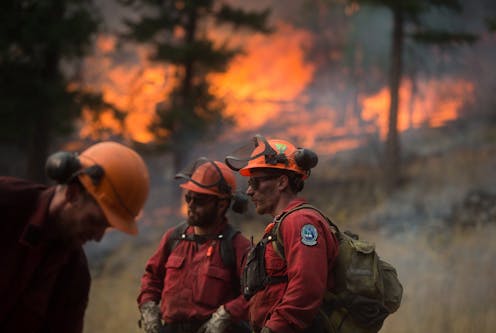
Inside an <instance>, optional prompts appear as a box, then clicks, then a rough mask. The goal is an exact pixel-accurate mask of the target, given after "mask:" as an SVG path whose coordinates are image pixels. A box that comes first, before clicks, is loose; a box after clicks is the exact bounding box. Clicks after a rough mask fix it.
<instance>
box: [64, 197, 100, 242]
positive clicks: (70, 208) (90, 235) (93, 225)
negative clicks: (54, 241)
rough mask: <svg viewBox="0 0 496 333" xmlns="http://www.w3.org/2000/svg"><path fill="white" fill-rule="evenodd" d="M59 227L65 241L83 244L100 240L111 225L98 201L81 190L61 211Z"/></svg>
mask: <svg viewBox="0 0 496 333" xmlns="http://www.w3.org/2000/svg"><path fill="white" fill-rule="evenodd" d="M58 227H59V231H60V234H61V236H62V238H63V242H64V243H69V244H73V245H83V244H84V243H86V242H88V241H90V240H94V241H97V242H99V241H100V240H101V239H102V237H103V235H104V233H105V230H106V229H107V228H108V227H110V225H109V224H108V222H107V219H106V218H105V215H104V213H103V211H102V210H101V208H100V206H98V204H97V203H96V201H95V200H94V199H93V198H92V197H91V196H90V195H89V194H87V193H85V192H83V191H79V192H78V193H77V195H76V197H74V198H73V200H71V201H70V203H68V204H67V205H66V206H65V207H64V209H63V210H62V211H61V212H60V215H59V223H58Z"/></svg>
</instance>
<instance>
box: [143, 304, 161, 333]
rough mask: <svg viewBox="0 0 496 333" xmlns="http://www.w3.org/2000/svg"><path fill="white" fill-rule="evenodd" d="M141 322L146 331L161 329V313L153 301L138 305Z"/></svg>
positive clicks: (152, 331)
mask: <svg viewBox="0 0 496 333" xmlns="http://www.w3.org/2000/svg"><path fill="white" fill-rule="evenodd" d="M140 312H141V323H142V325H143V329H144V330H145V332H146V333H160V331H161V329H162V320H161V317H162V314H161V313H160V308H159V306H158V304H157V303H155V302H154V301H149V302H146V303H143V304H142V305H141V306H140Z"/></svg>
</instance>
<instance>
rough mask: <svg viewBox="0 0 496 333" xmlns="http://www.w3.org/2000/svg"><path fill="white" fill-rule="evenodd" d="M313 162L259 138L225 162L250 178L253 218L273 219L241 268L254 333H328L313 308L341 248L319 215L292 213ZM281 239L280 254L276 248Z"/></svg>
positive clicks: (286, 145)
mask: <svg viewBox="0 0 496 333" xmlns="http://www.w3.org/2000/svg"><path fill="white" fill-rule="evenodd" d="M317 161H318V158H317V155H316V154H315V153H314V152H312V151H311V150H308V149H302V148H296V147H295V146H294V145H293V144H291V143H290V142H288V141H285V140H266V139H265V138H264V137H263V136H261V135H257V136H255V137H254V138H253V140H252V141H251V142H250V143H248V144H247V145H245V146H243V147H241V148H240V149H238V150H237V151H236V152H234V153H233V154H231V155H230V156H227V157H226V164H227V165H228V166H229V167H230V168H231V169H233V170H236V171H239V173H240V174H241V175H242V176H246V177H249V179H248V185H249V186H248V189H247V192H246V193H247V194H248V196H250V197H251V199H252V202H253V204H254V206H255V209H256V212H257V213H258V214H267V215H270V216H271V217H272V222H271V223H269V224H268V225H267V227H266V229H265V232H264V235H263V237H262V239H261V240H260V242H259V243H257V245H256V246H255V247H253V249H252V250H251V251H250V253H249V254H248V256H247V260H246V264H245V267H244V275H243V281H242V287H243V293H244V295H245V297H246V298H247V299H249V320H250V324H251V326H252V328H253V330H254V332H257V333H258V332H263V333H269V332H275V333H283V332H284V333H291V332H308V333H310V332H312V333H319V332H324V330H325V324H324V320H323V319H324V318H319V316H318V310H319V307H320V305H321V303H322V300H323V296H324V294H325V291H326V290H328V289H332V288H333V286H334V279H333V275H332V274H329V273H328V272H330V271H332V267H333V265H334V262H335V259H336V257H337V251H338V242H337V240H336V238H335V237H334V234H333V233H332V230H331V228H330V227H329V225H328V223H327V222H326V220H325V219H324V217H322V216H321V215H320V214H319V213H318V212H317V211H316V210H313V209H308V208H302V209H298V210H294V211H293V209H295V208H297V207H298V206H300V205H302V204H305V203H306V201H305V200H304V199H303V198H300V197H298V193H299V192H300V191H301V190H303V186H304V181H305V179H307V178H308V176H309V175H310V169H312V168H313V167H315V166H316V164H317ZM290 211H292V212H291V213H290V214H288V212H290ZM286 214H287V215H286ZM283 216H284V219H283V220H282V222H281V219H282V217H283ZM278 223H280V224H278ZM276 229H277V232H275V230H276ZM278 237H279V242H280V244H282V248H277V247H276V246H275V244H276V239H277V238H278ZM281 238H282V239H281ZM281 252H283V253H281Z"/></svg>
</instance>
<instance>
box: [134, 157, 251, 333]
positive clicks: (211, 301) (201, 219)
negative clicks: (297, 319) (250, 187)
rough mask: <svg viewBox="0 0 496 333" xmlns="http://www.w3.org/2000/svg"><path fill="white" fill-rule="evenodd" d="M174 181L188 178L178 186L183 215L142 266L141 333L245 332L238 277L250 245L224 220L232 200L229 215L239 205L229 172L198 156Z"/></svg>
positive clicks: (218, 163)
mask: <svg viewBox="0 0 496 333" xmlns="http://www.w3.org/2000/svg"><path fill="white" fill-rule="evenodd" d="M176 178H182V179H186V180H187V182H186V183H184V184H182V185H180V186H181V187H182V188H183V189H184V190H186V193H185V200H186V203H187V206H188V217H187V221H186V222H183V223H182V224H180V225H179V226H176V227H174V228H171V229H169V230H168V231H167V232H166V233H165V234H164V236H163V237H162V240H161V242H160V244H159V246H158V248H157V250H156V252H155V253H154V254H153V255H152V257H151V258H150V259H149V260H148V262H147V264H146V268H145V273H144V275H143V277H142V280H141V291H140V293H139V296H138V305H139V309H140V312H141V315H142V316H141V320H140V322H141V325H142V326H143V327H144V330H145V332H146V333H159V332H161V333H165V332H167V333H197V332H199V333H225V332H226V333H227V332H232V333H238V332H239V333H242V332H246V331H247V330H248V326H247V324H245V323H246V319H247V318H246V316H247V302H246V300H245V299H244V297H243V295H242V294H241V289H240V275H241V264H242V261H243V260H244V257H245V255H246V253H247V252H248V250H249V248H250V242H249V241H248V240H247V239H246V238H245V237H243V236H242V235H241V234H240V233H239V232H238V231H236V230H235V229H234V228H233V227H232V226H231V225H230V224H229V223H228V220H227V218H226V212H227V210H228V209H229V207H230V206H231V202H232V204H233V210H234V211H238V212H240V210H242V207H243V204H242V203H243V201H242V197H239V196H238V195H234V194H235V190H236V182H235V176H234V173H233V172H232V170H230V169H229V168H228V167H227V166H226V165H225V164H224V163H221V162H218V161H212V160H208V159H206V158H200V159H199V160H197V161H196V162H195V163H193V165H192V166H191V167H189V168H187V169H186V171H183V172H181V173H179V174H177V175H176ZM245 202H246V199H245ZM239 207H241V209H237V208H239ZM229 256H230V257H229ZM226 258H231V260H230V261H229V260H228V259H226Z"/></svg>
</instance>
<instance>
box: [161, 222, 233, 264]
mask: <svg viewBox="0 0 496 333" xmlns="http://www.w3.org/2000/svg"><path fill="white" fill-rule="evenodd" d="M188 226H189V225H188V223H187V222H186V221H184V222H181V223H180V224H178V225H177V226H176V227H174V230H173V231H172V233H171V235H170V236H169V238H168V239H167V242H166V244H165V248H166V249H167V250H168V251H169V254H170V253H171V252H172V251H173V250H174V249H175V248H176V247H177V246H178V245H179V242H181V241H195V240H196V239H195V235H194V234H189V235H188V234H186V230H187V229H188ZM239 232H240V231H239V230H237V229H235V228H234V227H233V226H231V225H230V224H227V225H226V227H225V228H224V230H223V231H222V233H220V234H218V235H215V236H213V237H212V239H218V240H220V256H221V259H222V263H223V264H224V266H226V267H229V268H232V267H235V266H236V254H235V251H234V247H233V244H232V241H233V239H234V236H236V235H237V234H238V233H239Z"/></svg>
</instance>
